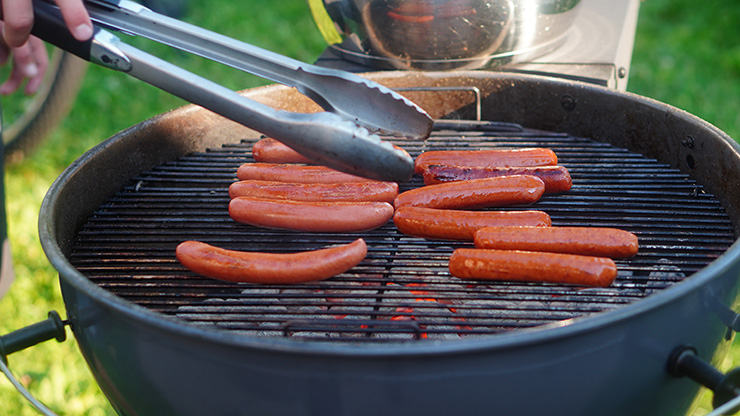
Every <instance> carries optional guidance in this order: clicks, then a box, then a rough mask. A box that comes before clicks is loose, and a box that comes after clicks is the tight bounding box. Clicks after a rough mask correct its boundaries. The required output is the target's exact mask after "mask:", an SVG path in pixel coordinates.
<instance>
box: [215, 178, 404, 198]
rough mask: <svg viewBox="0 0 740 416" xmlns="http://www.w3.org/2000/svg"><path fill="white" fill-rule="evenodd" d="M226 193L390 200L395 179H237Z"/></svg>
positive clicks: (268, 196) (392, 196)
mask: <svg viewBox="0 0 740 416" xmlns="http://www.w3.org/2000/svg"><path fill="white" fill-rule="evenodd" d="M229 196H230V197H231V198H236V197H238V196H252V197H257V198H270V199H292V200H294V201H324V202H332V201H380V202H389V203H392V202H393V200H394V199H395V198H396V196H398V184H397V183H395V182H380V181H368V182H340V183H294V182H277V181H256V180H249V181H239V182H234V183H232V184H231V186H229Z"/></svg>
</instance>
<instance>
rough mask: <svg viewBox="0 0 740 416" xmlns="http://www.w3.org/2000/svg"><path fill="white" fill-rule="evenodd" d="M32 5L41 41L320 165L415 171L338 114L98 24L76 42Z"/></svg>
mask: <svg viewBox="0 0 740 416" xmlns="http://www.w3.org/2000/svg"><path fill="white" fill-rule="evenodd" d="M34 9H35V12H36V17H37V19H36V20H37V24H35V25H34V28H33V31H32V33H33V34H34V35H36V36H39V37H40V38H41V39H43V40H46V41H48V42H50V43H52V44H55V45H56V46H58V47H61V48H62V49H65V50H67V51H70V52H72V53H75V54H77V55H78V56H80V57H81V58H83V59H86V60H89V61H92V62H95V63H99V64H102V65H105V66H108V67H110V68H113V69H117V70H119V71H123V72H125V73H127V74H128V75H131V76H133V77H135V78H137V79H140V80H142V81H144V82H147V83H149V84H151V85H153V86H155V87H158V88H160V89H162V90H164V91H166V92H169V93H171V94H173V95H175V96H178V97H180V98H182V99H184V100H187V101H189V102H191V103H194V104H197V105H200V106H202V107H205V108H207V109H209V110H211V111H213V112H215V113H217V114H220V115H222V116H224V117H226V118H229V119H231V120H233V121H235V122H237V123H240V124H243V125H245V126H248V127H250V128H252V129H254V130H257V131H259V132H261V133H264V134H266V135H268V136H271V137H273V138H275V139H277V140H279V141H281V142H283V143H285V144H287V145H288V146H290V147H292V148H294V149H295V150H297V151H299V152H300V153H301V154H303V155H304V156H306V157H308V158H310V159H312V160H314V161H315V162H317V163H320V164H323V165H326V166H329V167H332V168H334V169H337V170H341V171H344V172H348V173H352V174H355V175H359V176H363V177H367V178H370V179H377V180H386V181H398V182H403V181H406V180H408V179H410V178H411V176H412V174H413V163H414V162H413V160H412V159H411V158H410V157H409V156H408V155H407V154H405V152H401V151H399V150H397V149H395V148H393V146H392V145H391V144H390V143H387V142H384V141H382V140H381V139H380V137H379V136H377V135H375V134H371V133H370V132H369V131H368V130H367V129H365V128H363V127H359V126H357V125H356V124H355V123H353V122H351V121H348V120H346V119H344V118H342V117H341V116H339V115H337V114H334V113H330V112H322V113H292V112H288V111H280V110H276V109H274V108H272V107H270V106H267V105H265V104H262V103H260V102H257V101H254V100H252V99H249V98H247V97H245V96H243V95H241V94H239V93H237V92H234V91H232V90H230V89H228V88H226V87H224V86H222V85H220V84H218V83H215V82H213V81H210V80H208V79H205V78H203V77H200V76H198V75H195V74H193V73H191V72H189V71H186V70H184V69H182V68H180V67H178V66H176V65H173V64H171V63H169V62H167V61H164V60H162V59H159V58H157V57H155V56H153V55H151V54H148V53H146V52H144V51H141V50H139V49H137V48H135V47H133V46H131V45H128V44H126V43H124V42H121V41H120V39H119V38H118V37H116V36H115V35H113V34H112V33H110V32H108V31H106V30H104V29H101V28H100V27H96V28H95V34H94V36H93V38H92V39H91V40H90V41H88V42H78V41H76V40H74V38H72V36H71V35H69V32H68V31H67V30H66V28H65V27H64V22H63V21H62V18H61V14H60V13H59V11H58V9H57V8H56V7H55V6H52V5H50V4H48V3H45V2H44V1H43V0H34Z"/></svg>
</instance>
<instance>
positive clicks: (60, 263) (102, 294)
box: [39, 73, 740, 357]
mask: <svg viewBox="0 0 740 416" xmlns="http://www.w3.org/2000/svg"><path fill="white" fill-rule="evenodd" d="M401 74H402V75H403V76H408V74H407V73H401ZM383 75H384V76H386V75H387V74H383ZM502 76H503V75H502ZM503 77H505V78H507V79H508V78H513V79H514V80H515V81H517V82H518V81H526V82H534V83H535V84H537V85H544V86H545V88H546V87H547V85H548V84H551V83H555V84H566V85H568V86H574V87H578V88H589V89H595V90H596V91H597V92H601V93H606V94H625V95H626V98H628V99H630V100H631V102H632V103H633V104H635V105H646V106H650V107H655V106H658V107H659V108H661V109H662V110H663V111H672V112H680V113H682V114H683V115H684V116H685V117H688V119H689V120H690V121H691V122H692V123H694V124H696V125H697V128H704V129H706V128H709V129H710V130H711V132H712V133H714V134H718V135H719V136H720V137H721V139H722V140H724V141H725V142H727V144H728V145H730V146H731V147H732V148H733V149H734V150H735V152H736V153H739V154H740V145H738V144H737V143H736V142H735V141H734V140H732V139H731V138H729V137H728V136H727V135H726V134H725V133H724V132H722V131H721V130H719V129H717V128H716V127H714V126H712V125H711V124H709V123H707V122H706V121H704V120H701V119H699V118H698V117H696V116H693V115H691V114H688V113H684V112H682V110H678V109H676V108H674V107H671V106H669V105H667V104H663V103H659V102H657V101H655V100H652V99H649V98H646V97H641V96H637V95H634V94H629V93H621V92H615V91H612V90H610V89H608V88H603V87H598V86H590V85H589V86H585V85H583V84H579V83H577V82H570V81H559V80H552V79H549V78H543V77H538V76H530V75H526V76H525V75H517V76H513V77H512V76H511V75H505V76H503ZM256 90H259V92H266V93H267V94H270V95H274V96H276V98H277V97H279V96H280V93H282V92H284V91H285V90H286V88H285V87H282V86H268V87H263V88H259V89H256ZM251 91H255V90H251ZM273 92H276V94H272V93H273ZM195 110H196V108H195V107H194V106H186V107H184V108H182V109H179V110H175V111H173V112H170V113H167V114H165V115H160V116H157V117H155V118H153V119H150V120H148V121H147V122H144V123H142V126H152V125H159V124H166V123H167V121H168V120H169V119H175V118H176V117H178V116H182V115H185V114H187V113H189V112H194V111H195ZM175 123H177V122H175ZM138 128H141V127H132V128H130V129H127V130H124V131H123V132H121V133H118V134H117V135H114V136H113V137H111V138H109V139H107V140H106V141H104V142H102V143H101V144H99V145H98V146H96V147H94V148H92V149H91V150H90V151H88V152H86V153H85V154H84V155H83V156H82V157H81V158H79V159H78V160H77V161H75V162H74V163H73V164H71V165H70V166H69V167H68V168H67V169H65V171H64V172H63V173H62V174H61V175H60V176H59V177H58V178H57V180H56V181H55V182H54V183H53V184H52V186H51V188H50V190H49V192H48V193H47V195H46V197H45V198H44V201H43V203H42V206H41V211H40V214H39V234H40V237H41V243H42V247H43V249H44V251H45V253H46V255H47V257H48V258H49V260H50V262H51V263H52V264H53V265H54V267H55V268H56V270H57V271H58V272H59V274H60V281H61V283H62V286H63V288H64V285H65V284H70V285H72V286H73V287H74V288H75V289H77V290H80V291H82V292H83V293H85V294H87V295H88V296H90V298H91V299H92V300H93V301H95V302H97V303H99V304H100V305H102V306H104V307H110V308H113V309H114V310H115V311H116V312H118V313H121V314H123V316H125V317H126V318H127V319H133V320H136V321H140V322H142V323H146V324H147V325H150V326H152V327H154V328H156V329H157V330H160V331H167V332H169V333H171V334H174V335H178V336H184V337H195V338H198V339H203V340H208V341H213V342H218V343H220V344H222V345H228V346H233V347H239V348H244V347H249V348H256V349H266V350H269V351H272V352H275V351H283V352H286V353H288V352H289V353H291V354H311V355H316V354H319V355H339V356H344V357H353V356H354V357H356V356H388V355H393V356H396V355H399V356H406V355H415V356H418V355H426V354H434V355H437V354H460V353H469V352H474V351H492V350H504V349H511V348H519V347H523V346H527V345H532V344H538V343H542V342H552V341H554V340H559V339H564V338H567V337H572V336H576V335H578V334H582V333H584V332H589V331H593V330H597V329H599V328H604V327H607V326H611V325H614V324H615V323H619V322H623V321H625V320H629V319H635V318H639V316H640V315H643V314H645V313H648V312H650V311H653V310H655V309H657V308H660V307H662V306H665V305H668V304H670V303H672V302H674V301H679V300H680V299H681V298H683V297H686V296H689V295H690V294H691V293H692V292H693V291H694V290H696V289H699V288H701V287H702V286H704V285H705V284H706V283H707V282H708V281H710V280H712V279H714V277H716V276H718V275H721V274H723V273H724V272H726V271H727V270H728V269H730V268H732V267H733V265H734V264H733V262H734V261H735V259H736V258H737V257H740V241H738V240H736V241H735V242H734V243H733V244H732V245H731V246H730V248H729V249H728V250H727V251H725V252H724V253H723V254H722V255H721V256H719V257H718V258H717V259H715V260H714V261H713V262H712V263H710V264H709V265H708V266H706V267H705V268H703V269H702V270H700V271H699V272H697V273H694V274H693V275H691V276H689V277H687V278H686V279H684V280H683V281H682V282H680V283H677V284H675V285H672V286H671V287H669V288H666V289H665V290H663V291H661V292H660V293H656V294H653V295H651V296H649V297H647V298H645V299H641V300H639V301H637V302H633V303H631V304H629V305H624V306H622V307H620V308H617V309H613V310H609V311H604V312H600V313H598V314H595V315H590V316H583V317H578V318H572V319H569V320H566V321H561V322H555V323H551V324H544V325H540V326H537V327H534V328H524V329H520V330H517V331H514V332H509V333H503V334H497V335H496V336H493V337H486V338H471V339H462V340H454V341H449V342H447V341H435V342H428V343H403V342H387V343H382V344H374V343H367V344H365V343H359V344H354V343H333V342H325V341H322V342H313V341H310V340H302V339H300V338H272V337H269V338H263V337H257V336H250V335H244V334H235V333H231V332H228V331H222V330H218V329H213V328H206V327H199V326H196V325H193V324H189V323H187V322H184V321H182V320H179V319H176V318H174V317H170V316H166V315H163V314H159V313H156V312H153V311H150V310H148V309H146V308H144V307H142V306H139V305H136V304H133V303H132V302H129V301H126V300H125V299H123V298H120V297H118V296H116V295H114V294H113V293H111V292H109V291H107V290H105V289H103V288H102V287H100V286H98V285H97V284H95V283H94V282H92V281H90V280H89V279H88V278H87V277H86V276H84V275H83V274H82V273H80V272H79V271H77V270H76V269H75V268H74V267H73V266H72V265H71V264H70V263H69V261H68V260H67V258H66V256H65V255H64V254H62V253H63V250H62V249H61V247H60V245H59V244H58V242H57V240H56V238H55V236H56V234H57V228H56V226H55V224H56V223H51V222H50V221H49V219H50V218H54V217H55V215H53V214H54V213H55V212H57V204H60V202H59V193H60V192H61V191H62V190H66V187H67V186H66V184H67V183H68V182H69V181H71V180H74V178H75V177H76V175H77V171H78V170H79V169H81V168H82V167H83V166H84V165H86V164H87V163H90V162H91V161H93V162H94V161H95V159H96V158H97V156H98V155H99V154H100V153H101V152H110V147H111V146H115V145H116V144H117V141H118V140H121V139H126V137H128V136H130V135H131V134H132V129H138ZM155 130H156V127H155ZM136 133H138V132H136ZM252 134H254V133H252ZM149 140H151V139H149ZM202 145H203V146H206V147H207V144H202ZM630 150H632V149H630ZM163 157H166V156H163ZM110 166H113V165H109V167H110ZM126 179H127V180H128V179H129V178H128V177H127V178H126ZM735 228H736V229H737V226H735ZM65 302H67V298H66V297H65Z"/></svg>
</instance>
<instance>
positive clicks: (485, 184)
mask: <svg viewBox="0 0 740 416" xmlns="http://www.w3.org/2000/svg"><path fill="white" fill-rule="evenodd" d="M544 192H545V183H544V182H542V179H540V178H537V177H535V176H527V175H514V176H500V177H497V178H483V179H472V180H469V181H457V182H448V183H440V184H437V185H427V186H422V187H419V188H415V189H411V190H408V191H405V192H401V193H400V194H399V195H398V197H396V200H395V201H394V205H395V207H396V208H398V207H400V206H402V205H414V206H422V207H427V208H452V209H466V208H485V207H503V206H509V205H526V204H532V203H534V202H537V200H539V199H540V197H541V196H542V194H543V193H544Z"/></svg>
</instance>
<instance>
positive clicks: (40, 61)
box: [0, 22, 49, 95]
mask: <svg viewBox="0 0 740 416" xmlns="http://www.w3.org/2000/svg"><path fill="white" fill-rule="evenodd" d="M4 26H5V24H4V22H0V27H4ZM8 61H11V62H12V64H11V70H10V75H9V76H8V79H7V80H6V81H5V82H4V83H3V84H2V85H0V94H2V95H9V94H12V93H14V92H16V91H17V90H18V89H19V88H20V87H21V85H23V82H24V81H26V87H25V88H24V90H23V91H24V92H25V93H26V94H29V95H30V94H33V93H35V92H36V91H37V90H38V88H39V86H40V85H41V82H42V81H43V80H44V76H45V74H46V69H47V67H48V64H49V57H48V55H47V53H46V45H44V42H42V41H41V39H39V38H37V37H35V36H31V37H29V39H28V40H27V41H26V42H25V43H23V44H22V45H21V46H18V47H10V46H8V44H7V43H5V41H4V40H3V39H2V38H0V66H2V65H6V64H7V63H8Z"/></svg>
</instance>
